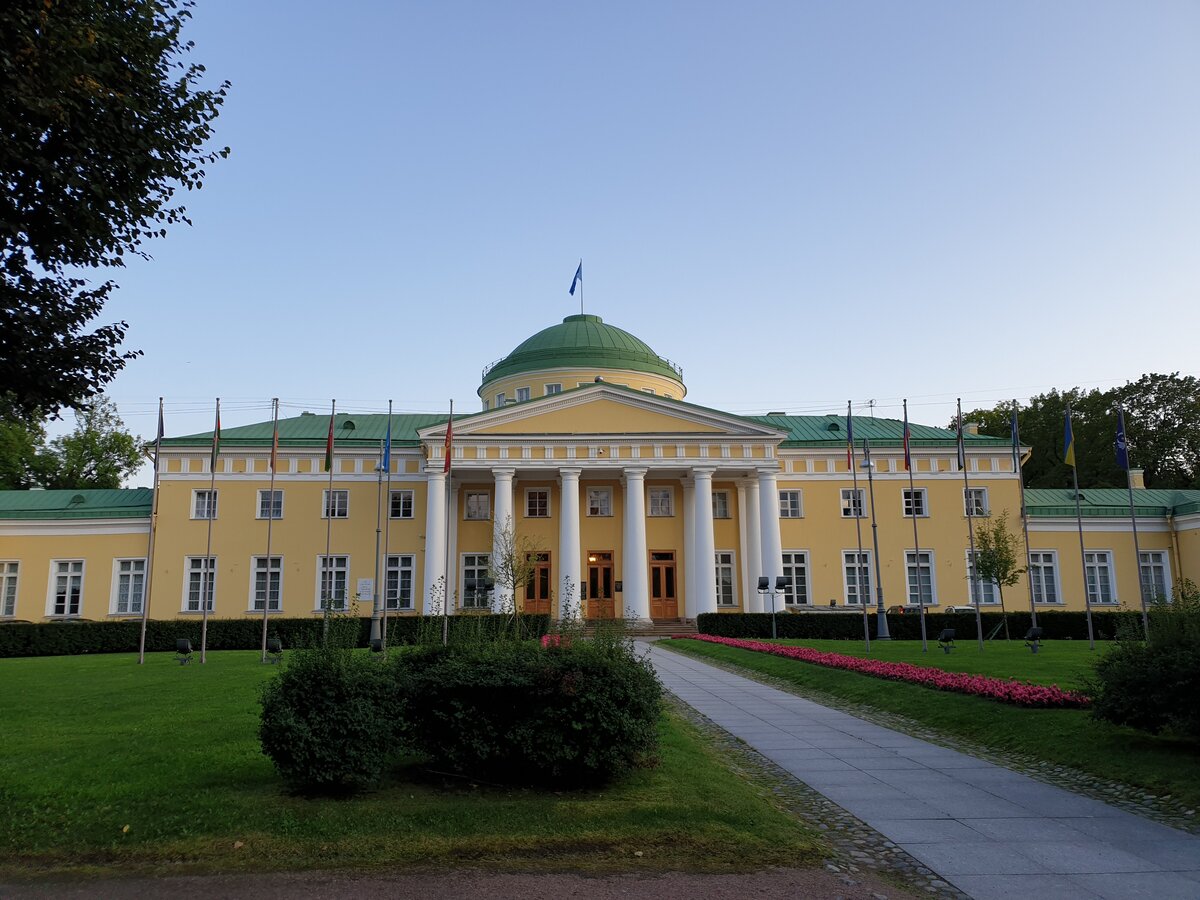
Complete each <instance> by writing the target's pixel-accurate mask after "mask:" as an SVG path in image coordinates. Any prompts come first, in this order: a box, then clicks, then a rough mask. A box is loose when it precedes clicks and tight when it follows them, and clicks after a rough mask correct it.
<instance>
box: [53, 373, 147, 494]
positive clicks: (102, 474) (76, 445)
mask: <svg viewBox="0 0 1200 900" xmlns="http://www.w3.org/2000/svg"><path fill="white" fill-rule="evenodd" d="M142 449H143V448H142V444H141V442H140V441H139V440H138V439H137V438H136V437H134V436H133V435H132V434H130V433H129V432H128V431H126V430H125V423H124V422H122V421H121V417H120V416H119V415H118V414H117V407H116V404H114V403H113V402H112V400H110V399H109V398H108V397H105V396H103V395H101V396H98V397H96V398H94V399H93V400H92V401H91V402H90V403H88V404H87V405H86V406H84V407H83V408H82V409H80V410H77V411H76V413H75V430H74V431H73V432H71V433H70V434H68V435H64V436H63V437H59V438H55V439H54V440H52V441H51V442H50V444H49V446H48V447H47V448H46V453H45V454H44V456H43V462H42V466H41V467H42V470H43V474H42V476H41V477H42V482H43V486H44V487H47V488H51V489H53V488H119V487H120V486H121V482H122V481H124V480H125V478H126V477H127V476H129V475H132V474H133V473H134V472H135V471H137V469H138V467H139V466H141V464H142V461H143V458H144V457H143V456H142Z"/></svg>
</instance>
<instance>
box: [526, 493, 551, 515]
mask: <svg viewBox="0 0 1200 900" xmlns="http://www.w3.org/2000/svg"><path fill="white" fill-rule="evenodd" d="M525 518H527V519H548V518H550V489H549V488H529V489H528V490H527V491H525Z"/></svg>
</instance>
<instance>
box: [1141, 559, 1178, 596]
mask: <svg viewBox="0 0 1200 900" xmlns="http://www.w3.org/2000/svg"><path fill="white" fill-rule="evenodd" d="M1138 562H1139V563H1140V566H1139V567H1140V568H1141V570H1142V587H1143V589H1144V590H1145V591H1146V599H1147V600H1170V599H1171V568H1170V566H1168V565H1167V554H1166V553H1164V552H1163V551H1162V550H1143V551H1142V553H1141V554H1140V555H1139V557H1138Z"/></svg>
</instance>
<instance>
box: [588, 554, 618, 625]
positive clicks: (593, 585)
mask: <svg viewBox="0 0 1200 900" xmlns="http://www.w3.org/2000/svg"><path fill="white" fill-rule="evenodd" d="M587 560H588V578H587V617H588V618H589V619H611V618H613V605H614V604H613V555H612V551H611V550H607V551H600V550H591V551H589V552H588V555H587Z"/></svg>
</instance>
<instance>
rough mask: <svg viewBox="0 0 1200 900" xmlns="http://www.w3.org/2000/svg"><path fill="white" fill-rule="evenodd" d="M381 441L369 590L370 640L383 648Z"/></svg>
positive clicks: (380, 444)
mask: <svg viewBox="0 0 1200 900" xmlns="http://www.w3.org/2000/svg"><path fill="white" fill-rule="evenodd" d="M382 506H383V441H382V440H381V441H380V442H379V463H378V464H377V465H376V466H375V568H374V569H372V570H371V572H372V575H373V576H374V579H373V580H374V582H375V584H374V586H373V590H372V591H371V640H372V641H379V647H380V649H381V650H382V649H383V634H382V632H381V631H380V628H381V625H382V621H381V620H382V618H383V613H382V611H381V610H380V609H379V538H380V535H381V534H382V533H383V520H382V515H383V513H382Z"/></svg>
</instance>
